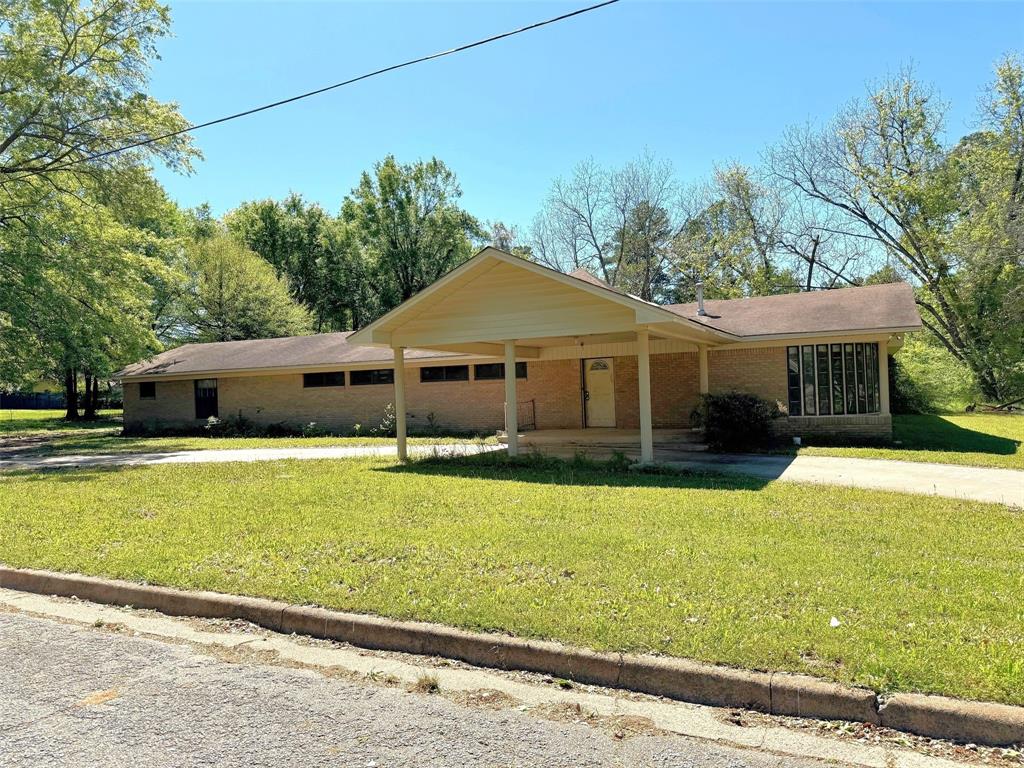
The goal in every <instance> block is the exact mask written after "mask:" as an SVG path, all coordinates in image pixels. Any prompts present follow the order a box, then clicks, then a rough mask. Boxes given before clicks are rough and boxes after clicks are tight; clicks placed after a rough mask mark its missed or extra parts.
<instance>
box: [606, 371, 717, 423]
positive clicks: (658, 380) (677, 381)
mask: <svg viewBox="0 0 1024 768" xmlns="http://www.w3.org/2000/svg"><path fill="white" fill-rule="evenodd" d="M614 370H615V426H616V427H618V428H619V429H639V428H640V401H639V398H638V397H637V393H638V391H639V388H640V382H639V377H638V374H637V359H636V358H635V357H616V358H615V363H614ZM699 396H700V376H699V370H698V367H697V353H696V352H686V353H681V352H673V353H670V354H666V355H651V422H652V424H653V426H654V428H655V429H685V428H687V427H689V426H690V414H691V413H692V412H693V409H694V408H696V407H697V400H698V398H699Z"/></svg>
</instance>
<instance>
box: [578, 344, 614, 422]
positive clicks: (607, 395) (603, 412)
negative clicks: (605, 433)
mask: <svg viewBox="0 0 1024 768" xmlns="http://www.w3.org/2000/svg"><path fill="white" fill-rule="evenodd" d="M583 402H584V404H585V408H586V415H587V426H588V427H614V426H615V375H614V372H613V371H612V359H611V358H610V357H597V358H593V359H590V360H584V361H583Z"/></svg>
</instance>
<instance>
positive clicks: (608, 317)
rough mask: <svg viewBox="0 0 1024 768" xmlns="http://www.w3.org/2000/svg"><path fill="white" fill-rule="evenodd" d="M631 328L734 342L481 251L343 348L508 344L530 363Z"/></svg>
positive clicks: (630, 332) (495, 349) (623, 335)
mask: <svg viewBox="0 0 1024 768" xmlns="http://www.w3.org/2000/svg"><path fill="white" fill-rule="evenodd" d="M638 330H648V331H649V332H650V333H651V337H652V338H654V339H678V340H684V341H689V342H693V343H701V344H708V345H717V344H722V343H728V342H729V341H734V340H735V338H734V337H733V336H732V335H731V334H727V333H723V332H721V331H717V330H714V329H709V328H707V327H705V326H702V325H701V324H699V323H696V322H694V321H690V320H688V319H687V318H685V317H681V316H679V315H674V314H673V313H671V312H668V311H667V310H664V309H662V308H661V307H659V306H657V305H655V304H651V303H649V302H645V301H641V300H640V299H637V298H635V297H632V296H627V295H624V294H621V293H618V292H616V291H613V290H609V289H608V288H605V287H602V286H600V285H595V284H593V283H590V282H587V281H584V280H580V279H578V278H574V277H571V276H569V275H564V274H562V273H560V272H556V271H554V270H551V269H548V268H546V267H542V266H540V265H538V264H534V263H532V262H528V261H525V260H523V259H519V258H517V257H515V256H512V255H510V254H507V253H504V252H502V251H498V250H497V249H494V248H485V249H484V250H483V251H481V252H480V253H478V254H477V255H476V256H474V257H473V258H472V259H470V260H469V261H467V262H466V263H465V264H463V265H462V266H460V267H458V268H457V269H455V270H453V271H452V272H450V273H449V274H448V275H446V276H445V277H443V278H441V279H440V280H438V281H437V282H436V283H434V284H433V285H431V286H430V287H428V288H426V289H425V290H423V291H422V292H420V293H419V294H417V295H416V296H414V297H413V298H411V299H409V300H408V301H406V302H405V303H403V304H402V305H400V306H399V307H397V308H395V309H393V310H392V311H391V312H389V313H388V314H386V315H384V316H383V317H382V318H380V319H378V320H377V321H376V322H374V323H372V324H370V325H369V326H367V327H366V328H363V329H362V330H360V331H358V332H356V333H355V334H353V335H352V336H351V337H350V338H349V342H350V343H354V344H365V345H372V346H390V347H415V348H420V349H424V348H426V349H438V350H445V351H452V352H469V353H475V354H495V355H498V354H501V351H500V344H501V343H502V342H504V341H505V340H508V339H515V340H516V341H517V344H518V347H517V355H518V356H520V357H536V356H537V355H538V354H539V353H538V350H539V348H541V347H552V346H571V345H575V344H578V343H580V342H581V341H585V343H591V344H593V343H605V342H611V341H632V340H633V339H635V338H636V332H637V331H638Z"/></svg>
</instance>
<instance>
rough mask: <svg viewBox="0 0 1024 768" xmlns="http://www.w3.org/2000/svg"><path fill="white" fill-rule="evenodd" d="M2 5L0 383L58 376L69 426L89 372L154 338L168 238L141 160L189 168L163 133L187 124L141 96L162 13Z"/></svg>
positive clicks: (106, 369) (163, 28)
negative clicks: (151, 306)
mask: <svg viewBox="0 0 1024 768" xmlns="http://www.w3.org/2000/svg"><path fill="white" fill-rule="evenodd" d="M0 8H2V18H3V24H0V50H2V51H3V57H2V59H0V193H2V196H0V241H2V247H0V271H2V273H3V274H4V276H5V280H4V281H3V283H2V284H0V352H2V353H3V354H0V358H2V359H3V361H4V362H3V364H0V376H2V377H3V379H2V381H0V383H6V384H8V385H9V384H16V383H19V382H22V381H24V380H25V379H26V378H28V377H30V376H32V375H38V374H39V373H40V372H44V371H48V370H51V369H59V370H55V372H56V373H59V375H60V377H61V378H63V379H64V380H65V382H66V389H67V394H68V403H69V407H68V416H69V417H77V415H78V413H77V392H78V387H77V382H78V378H79V375H80V374H81V373H82V372H85V373H86V374H87V375H88V377H89V382H88V387H87V389H88V391H89V392H90V393H91V394H92V395H94V394H95V391H96V389H97V386H96V384H95V379H96V377H97V376H99V375H105V374H108V373H110V372H112V368H113V367H114V366H116V365H118V364H119V363H121V362H125V360H124V359H123V358H125V357H131V356H134V355H136V354H138V353H140V351H141V350H142V349H144V348H147V347H149V346H150V345H151V344H153V343H154V339H153V336H152V333H151V331H150V328H149V322H148V319H147V318H146V311H145V309H146V305H147V302H148V301H149V299H150V290H149V282H148V281H149V280H150V278H152V277H153V276H154V275H155V274H156V273H157V272H159V271H160V270H161V263H160V258H159V257H158V254H159V252H161V251H162V250H163V248H164V245H165V238H164V236H163V234H162V232H161V229H162V228H163V227H162V225H160V224H158V223H157V222H155V221H154V220H153V219H152V216H151V215H152V214H154V212H155V211H159V212H158V213H155V215H156V216H157V218H159V216H162V215H163V214H164V213H166V211H167V206H166V205H165V203H166V200H163V199H162V193H160V192H158V189H159V188H158V187H156V185H155V182H153V181H152V179H151V177H150V175H149V172H148V170H147V169H146V163H147V161H148V160H150V159H154V158H155V159H159V160H161V161H162V162H164V163H166V164H167V165H169V166H171V167H173V168H176V169H187V168H188V164H189V162H190V159H191V158H192V157H194V156H195V155H196V153H195V151H194V150H193V149H192V147H191V144H190V140H189V138H188V137H187V135H178V136H173V137H166V138H160V137H163V136H165V134H168V133H172V132H175V131H178V130H180V129H181V128H183V127H185V126H186V122H185V120H184V118H182V117H181V115H180V114H179V113H178V111H177V108H176V107H175V106H174V105H172V104H163V103H160V102H157V101H155V100H154V99H152V98H150V97H149V96H147V95H146V94H145V87H146V82H147V75H148V64H149V61H150V60H151V59H152V57H153V56H154V55H155V47H154V46H155V41H156V40H157V39H158V38H159V37H161V36H163V35H165V34H167V32H168V27H169V20H168V14H167V9H166V8H165V7H163V6H160V5H158V4H156V3H154V2H151V1H150V0H112V1H111V2H107V3H102V4H85V3H81V2H78V1H77V0H73V1H67V2H57V1H54V0H50V1H44V2H34V1H30V0H2V2H0ZM150 139H158V140H157V141H155V142H153V143H151V144H148V145H146V146H142V147H136V148H133V149H130V150H128V151H125V152H119V153H114V154H104V153H110V152H113V151H114V150H117V149H119V148H121V147H124V146H125V145H129V144H133V143H137V142H140V141H148V140H150ZM96 155H103V156H101V157H97V156H96ZM94 404H95V403H94V399H93V398H92V397H90V398H87V402H86V405H87V411H88V410H89V408H90V405H94Z"/></svg>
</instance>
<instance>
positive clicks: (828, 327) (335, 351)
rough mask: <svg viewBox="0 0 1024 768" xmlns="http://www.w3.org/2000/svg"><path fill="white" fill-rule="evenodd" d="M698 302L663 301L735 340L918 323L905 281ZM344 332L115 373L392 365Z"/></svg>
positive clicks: (224, 346)
mask: <svg viewBox="0 0 1024 768" xmlns="http://www.w3.org/2000/svg"><path fill="white" fill-rule="evenodd" d="M572 276H573V277H575V278H576V279H578V280H583V281H585V282H587V283H590V284H592V285H601V286H602V287H608V286H607V285H605V284H604V283H603V282H602V281H601V280H599V279H598V278H596V277H594V276H593V275H589V273H587V276H586V277H585V276H583V275H580V274H576V273H573V275H572ZM612 290H614V289H612ZM704 307H705V310H706V311H707V314H706V315H698V314H697V305H696V304H695V303H691V304H670V305H667V306H665V307H664V308H665V309H667V310H668V311H670V312H672V313H674V314H676V315H679V316H681V317H686V318H688V319H690V320H693V321H696V322H698V323H701V324H703V325H706V326H708V327H710V328H714V329H716V330H720V331H725V332H726V333H730V334H733V335H735V336H737V337H738V338H737V339H736V341H742V340H743V339H757V338H759V337H764V336H787V335H802V334H827V333H833V332H841V333H853V332H857V331H864V332H871V331H874V330H878V331H883V330H893V329H916V328H920V327H921V317H920V315H919V314H918V311H917V305H916V304H915V303H914V292H913V289H912V288H911V287H910V286H909V285H908V284H907V283H888V284H885V285H871V286H864V287H858V288H840V289H837V290H833V291H818V292H814V293H787V294H783V295H779V296H757V297H753V298H748V299H727V300H709V301H705V302H704ZM351 333H352V332H351V331H346V332H343V333H322V334H317V335H315V336H289V337H285V338H280V339H256V340H252V341H223V342H216V343H210V344H185V345H184V346H181V347H176V348H175V349H171V350H168V351H166V352H161V353H160V354H158V355H156V356H155V357H152V358H150V359H149V360H143V361H142V362H139V363H135V364H134V365H130V366H128V367H127V368H125V369H124V370H122V371H120V372H118V373H117V374H115V376H116V377H117V378H132V377H137V376H172V375H176V374H197V373H207V372H215V371H243V370H253V369H260V368H267V369H275V368H306V369H309V370H314V369H319V370H325V369H328V370H329V369H330V367H331V366H348V365H360V364H372V363H381V364H382V365H385V366H390V365H391V362H392V360H393V355H392V352H391V350H390V349H387V348H381V347H367V346H360V345H356V344H349V343H348V337H349V336H350V335H351ZM405 356H406V359H407V360H425V359H439V358H458V357H463V355H460V354H458V353H454V352H438V351H431V350H424V349H408V350H406V352H405Z"/></svg>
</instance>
